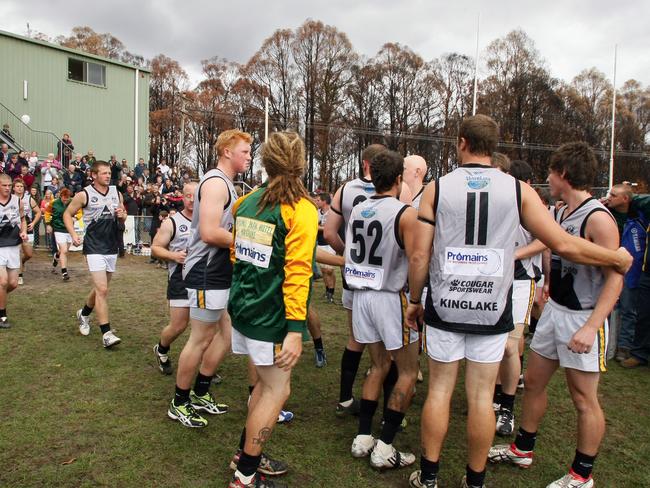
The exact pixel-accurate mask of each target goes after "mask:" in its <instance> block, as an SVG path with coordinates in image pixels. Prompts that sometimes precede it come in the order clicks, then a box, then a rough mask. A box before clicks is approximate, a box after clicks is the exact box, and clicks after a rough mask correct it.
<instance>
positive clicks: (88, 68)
mask: <svg viewBox="0 0 650 488" xmlns="http://www.w3.org/2000/svg"><path fill="white" fill-rule="evenodd" d="M68 79H69V80H72V81H80V82H81V83H88V84H90V85H97V86H106V66H104V65H101V64H97V63H90V62H88V61H82V60H80V59H74V58H68Z"/></svg>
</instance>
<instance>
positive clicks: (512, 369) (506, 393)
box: [493, 156, 542, 436]
mask: <svg viewBox="0 0 650 488" xmlns="http://www.w3.org/2000/svg"><path fill="white" fill-rule="evenodd" d="M493 160H494V156H493ZM493 162H494V161H493ZM509 166H510V170H509V174H510V175H511V176H512V177H514V178H515V179H517V180H519V181H523V182H525V183H527V184H530V182H531V178H532V176H533V170H532V168H531V167H530V165H529V164H528V163H526V162H525V161H521V160H514V161H512V162H511V163H510V165H509ZM533 241H534V239H533V236H532V235H531V234H530V232H528V231H527V230H526V229H525V228H524V227H523V226H522V225H519V228H518V229H517V232H516V241H515V258H516V260H515V274H514V281H513V282H512V319H513V322H514V326H515V328H514V329H513V330H512V331H511V332H510V334H509V335H508V342H507V343H506V349H505V353H504V355H503V360H502V361H501V368H500V370H499V380H500V382H499V383H498V384H497V386H496V392H497V393H498V394H499V395H498V401H497V402H496V403H498V405H499V407H498V410H497V423H496V432H497V434H499V435H502V436H509V435H511V434H512V433H513V431H514V428H515V416H514V405H515V394H516V393H517V384H518V383H519V376H520V374H521V370H522V363H523V356H522V355H523V351H524V329H525V328H526V326H528V325H529V324H530V317H531V312H532V309H533V303H534V301H535V290H536V284H535V283H536V280H538V279H539V278H540V274H541V268H542V255H541V251H539V252H538V253H537V254H533V255H530V256H526V257H519V255H520V253H521V252H525V249H526V248H527V246H529V245H530V244H531V243H532V242H533Z"/></svg>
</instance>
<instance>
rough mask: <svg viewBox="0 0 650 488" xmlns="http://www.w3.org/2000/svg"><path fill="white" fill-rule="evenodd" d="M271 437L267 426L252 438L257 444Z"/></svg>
mask: <svg viewBox="0 0 650 488" xmlns="http://www.w3.org/2000/svg"><path fill="white" fill-rule="evenodd" d="M270 437H271V429H269V428H268V427H264V428H263V429H262V430H260V432H259V433H258V434H257V437H254V438H253V444H259V445H262V444H264V443H265V442H266V441H268V440H269V439H270Z"/></svg>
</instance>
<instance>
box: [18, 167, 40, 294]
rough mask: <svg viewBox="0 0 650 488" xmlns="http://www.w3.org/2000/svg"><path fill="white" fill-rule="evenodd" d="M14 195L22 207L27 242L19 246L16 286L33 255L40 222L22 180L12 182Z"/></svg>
mask: <svg viewBox="0 0 650 488" xmlns="http://www.w3.org/2000/svg"><path fill="white" fill-rule="evenodd" d="M13 186H14V194H15V195H16V196H17V197H18V198H19V199H20V202H21V203H22V205H23V215H24V216H25V223H26V224H27V240H26V241H24V242H23V243H22V246H21V259H20V273H19V274H18V284H19V285H22V284H23V283H24V280H23V273H24V271H25V263H26V262H27V261H29V260H30V259H31V258H32V256H33V254H34V228H35V227H36V226H37V225H38V222H39V221H40V220H41V208H40V207H39V206H38V203H36V200H34V197H32V195H31V194H30V193H29V192H26V191H25V182H24V181H23V180H22V178H16V179H15V180H14V185H13Z"/></svg>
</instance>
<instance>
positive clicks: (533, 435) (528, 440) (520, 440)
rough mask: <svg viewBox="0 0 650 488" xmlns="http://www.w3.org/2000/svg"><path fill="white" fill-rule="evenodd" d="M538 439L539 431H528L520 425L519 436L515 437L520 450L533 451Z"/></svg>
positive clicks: (516, 445)
mask: <svg viewBox="0 0 650 488" xmlns="http://www.w3.org/2000/svg"><path fill="white" fill-rule="evenodd" d="M536 440H537V432H526V431H525V430H524V429H522V428H521V427H519V432H517V438H516V439H515V447H516V448H517V449H519V450H520V451H532V450H533V449H535V441H536Z"/></svg>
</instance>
